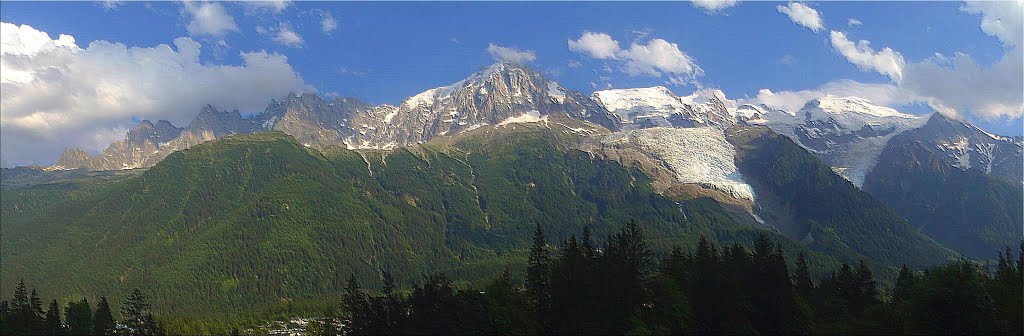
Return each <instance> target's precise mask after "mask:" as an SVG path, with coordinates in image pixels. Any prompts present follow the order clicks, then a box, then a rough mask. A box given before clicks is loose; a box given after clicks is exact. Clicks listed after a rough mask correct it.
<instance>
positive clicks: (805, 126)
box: [751, 96, 928, 186]
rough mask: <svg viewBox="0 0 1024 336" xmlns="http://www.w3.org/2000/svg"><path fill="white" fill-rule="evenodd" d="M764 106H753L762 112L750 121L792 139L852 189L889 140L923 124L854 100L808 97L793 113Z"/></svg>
mask: <svg viewBox="0 0 1024 336" xmlns="http://www.w3.org/2000/svg"><path fill="white" fill-rule="evenodd" d="M751 108H753V107H752V106H751ZM764 108H767V106H763V105H762V106H760V107H758V108H757V109H758V110H763V111H764V113H763V114H761V115H760V117H761V119H759V120H756V122H753V123H757V124H763V125H766V126H768V127H769V128H771V129H772V130H774V131H775V132H778V133H779V134H782V135H785V136H787V137H789V138H790V139H793V141H795V142H796V143H797V144H799V145H800V146H802V147H804V148H806V149H807V150H808V151H810V152H812V153H814V154H815V155H817V156H818V157H819V158H820V159H821V160H822V161H824V162H825V163H826V164H828V165H829V166H831V167H832V168H833V169H834V170H835V171H836V172H837V173H839V175H842V176H843V177H845V178H846V179H848V180H850V182H853V184H854V185H857V186H861V185H862V184H863V183H864V179H865V177H866V175H867V173H868V172H869V171H870V170H871V169H872V168H873V167H874V166H875V163H877V162H878V157H879V155H880V154H881V152H882V149H883V148H885V145H886V143H887V142H888V141H889V139H890V138H892V137H893V136H895V135H897V134H900V133H902V132H904V131H907V130H910V129H915V128H918V127H921V126H922V125H924V123H925V122H927V120H928V118H926V117H924V116H915V115H911V114H906V113H901V112H899V111H896V110H895V109H892V108H889V107H885V106H879V105H875V104H872V103H871V102H870V101H868V100H865V99H862V98H857V97H835V96H826V97H822V98H818V99H813V100H811V101H809V102H807V103H806V104H805V105H804V107H803V108H801V109H800V110H799V111H797V112H796V113H788V112H785V111H782V110H764Z"/></svg>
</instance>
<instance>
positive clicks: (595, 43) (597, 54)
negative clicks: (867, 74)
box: [569, 31, 621, 59]
mask: <svg viewBox="0 0 1024 336" xmlns="http://www.w3.org/2000/svg"><path fill="white" fill-rule="evenodd" d="M569 50H572V51H575V52H578V53H584V54H587V55H590V57H593V58H597V59H608V58H615V57H616V54H618V53H619V51H621V48H619V41H616V40H615V39H612V37H611V36H610V35H608V34H605V33H592V32H589V31H584V32H583V35H581V36H580V38H579V39H576V40H569Z"/></svg>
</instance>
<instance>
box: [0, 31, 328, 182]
mask: <svg viewBox="0 0 1024 336" xmlns="http://www.w3.org/2000/svg"><path fill="white" fill-rule="evenodd" d="M0 45H2V48H0V56H2V57H0V69H2V70H0V90H2V91H3V99H2V100H0V157H2V161H3V164H5V165H12V164H18V165H23V164H32V163H36V164H50V163H53V162H54V161H55V160H56V159H57V157H58V156H59V155H60V152H61V151H62V150H63V149H64V148H66V147H82V148H83V149H86V150H89V151H98V150H100V149H103V148H105V147H106V145H107V144H109V143H110V142H111V141H113V140H118V139H122V138H123V137H124V135H125V131H126V130H127V128H129V127H131V126H132V125H134V123H135V122H136V121H137V120H138V119H151V120H156V119H166V120H169V121H171V122H172V123H174V124H175V125H178V126H184V125H187V123H188V122H189V121H190V120H191V119H192V118H193V117H194V116H195V115H196V113H198V111H199V109H200V108H201V107H202V106H203V105H205V104H213V105H215V106H217V107H219V108H225V109H235V108H237V109H240V110H243V111H261V110H262V109H263V108H264V107H265V106H266V103H267V102H268V101H269V99H271V98H275V97H281V96H284V95H286V94H287V93H288V92H292V91H295V92H304V91H313V89H312V88H311V87H309V86H307V85H306V84H305V83H304V81H303V80H302V78H301V77H300V76H299V74H298V73H296V72H295V70H294V69H293V68H292V66H291V65H289V64H288V59H287V58H286V57H285V56H283V55H279V54H274V53H267V52H264V51H256V52H241V53H240V54H239V56H240V57H241V61H242V62H241V65H237V66H232V65H217V64H207V63H204V62H200V60H199V54H200V44H199V42H196V41H195V40H193V39H191V38H187V37H181V38H178V39H175V40H174V43H173V46H169V45H165V44H161V45H157V46H154V47H129V46H125V45H124V44H120V43H113V42H107V41H93V42H91V43H89V45H88V46H86V47H85V48H82V47H79V46H78V45H77V44H76V42H75V39H74V38H73V37H72V36H69V35H60V36H59V37H58V38H57V39H51V38H50V36H49V34H47V33H46V32H42V31H39V30H36V29H34V28H32V27H30V26H28V25H21V26H18V25H15V24H11V23H0Z"/></svg>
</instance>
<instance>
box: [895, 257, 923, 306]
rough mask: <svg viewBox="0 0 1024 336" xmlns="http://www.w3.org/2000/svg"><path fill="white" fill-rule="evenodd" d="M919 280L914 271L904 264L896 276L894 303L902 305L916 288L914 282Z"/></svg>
mask: <svg viewBox="0 0 1024 336" xmlns="http://www.w3.org/2000/svg"><path fill="white" fill-rule="evenodd" d="M916 281H917V277H916V276H915V275H914V271H911V270H910V267H907V265H903V267H901V268H900V274H899V275H898V276H897V277H896V283H895V284H893V287H892V303H893V304H895V305H897V306H901V305H903V303H904V302H906V301H907V299H908V298H909V296H910V291H912V290H913V289H914V283H915V282H916Z"/></svg>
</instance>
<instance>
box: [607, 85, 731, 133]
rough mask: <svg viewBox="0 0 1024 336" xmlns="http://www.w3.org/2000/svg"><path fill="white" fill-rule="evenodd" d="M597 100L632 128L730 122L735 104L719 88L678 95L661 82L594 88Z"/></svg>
mask: <svg viewBox="0 0 1024 336" xmlns="http://www.w3.org/2000/svg"><path fill="white" fill-rule="evenodd" d="M593 97H594V100H596V101H598V102H599V103H601V105H603V106H604V107H605V108H607V109H608V110H609V111H611V112H612V113H615V114H616V115H617V116H618V117H619V118H620V119H621V120H622V122H623V123H624V124H633V125H634V126H633V127H632V128H644V127H655V126H663V127H695V126H705V125H730V124H732V123H734V122H735V121H736V117H737V114H736V113H735V110H736V106H737V104H736V103H735V102H734V101H731V100H728V99H726V98H725V94H724V93H723V92H722V91H720V90H700V91H697V92H695V93H693V94H691V95H689V96H684V97H679V96H676V95H675V94H674V93H672V91H670V90H669V89H668V88H666V87H664V86H655V87H649V88H637V89H616V90H604V91H597V92H594V95H593Z"/></svg>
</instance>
